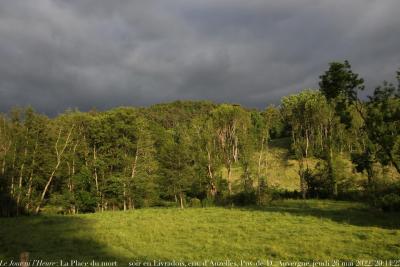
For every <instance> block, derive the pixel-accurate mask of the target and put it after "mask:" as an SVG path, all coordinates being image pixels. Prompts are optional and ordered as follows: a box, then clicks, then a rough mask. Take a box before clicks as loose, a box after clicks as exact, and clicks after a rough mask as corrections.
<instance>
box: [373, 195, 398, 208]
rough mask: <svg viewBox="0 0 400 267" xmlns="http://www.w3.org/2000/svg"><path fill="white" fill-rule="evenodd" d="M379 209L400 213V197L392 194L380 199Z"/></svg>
mask: <svg viewBox="0 0 400 267" xmlns="http://www.w3.org/2000/svg"><path fill="white" fill-rule="evenodd" d="M378 205H379V207H380V208H381V209H382V210H384V211H400V195H397V194H394V193H390V194H387V195H384V196H383V197H381V198H379V201H378Z"/></svg>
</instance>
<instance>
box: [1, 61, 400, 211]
mask: <svg viewBox="0 0 400 267" xmlns="http://www.w3.org/2000/svg"><path fill="white" fill-rule="evenodd" d="M397 80H398V82H399V84H398V85H396V86H395V85H393V84H390V83H387V82H383V84H382V85H381V86H378V87H377V88H376V89H375V90H374V92H373V95H372V96H369V97H368V99H366V100H360V99H359V97H358V91H361V90H363V89H364V80H363V79H362V78H360V77H359V75H358V74H356V73H354V72H353V71H352V70H351V66H350V64H349V62H347V61H344V62H333V63H330V64H329V69H328V70H327V71H325V72H324V73H323V74H322V75H321V76H320V82H319V87H320V88H319V89H315V90H312V89H307V90H304V91H302V92H300V93H297V94H293V95H289V96H287V97H283V99H282V101H281V104H280V105H279V106H278V107H276V106H268V107H267V108H266V109H265V110H262V111H260V110H255V109H247V108H244V107H242V106H240V105H235V104H215V103H212V102H208V101H197V102H194V101H176V102H173V103H168V104H158V105H154V106H151V107H148V108H135V107H119V108H115V109H112V110H108V111H103V112H99V111H96V110H92V111H89V112H80V111H77V110H68V111H65V112H64V113H62V114H59V115H58V116H56V117H54V118H49V117H47V116H45V115H43V114H40V113H37V112H35V111H34V110H33V109H32V108H30V107H28V108H14V109H12V110H11V111H10V112H9V113H8V114H1V115H0V200H1V206H0V215H2V216H12V215H20V214H37V213H39V212H41V211H46V210H50V211H51V210H52V209H54V211H56V212H60V213H68V214H75V213H83V212H95V211H105V210H130V209H135V208H138V207H148V206H168V205H177V206H179V207H181V208H184V207H185V206H187V205H191V206H207V205H218V204H220V205H233V204H251V205H266V204H267V203H268V202H269V201H270V200H271V199H273V198H274V196H276V195H277V194H278V195H279V192H280V194H281V195H283V193H282V190H281V191H280V190H279V189H277V188H272V187H271V185H270V184H269V182H268V172H269V170H268V164H267V157H266V155H267V153H268V149H269V145H270V140H271V139H275V138H287V139H288V140H290V143H291V151H290V152H291V154H292V156H293V157H294V158H295V159H296V160H297V161H298V176H299V181H300V188H299V192H291V193H290V192H286V194H287V195H291V196H292V197H301V198H309V197H327V198H339V197H341V196H342V197H343V196H346V197H347V198H350V197H351V196H354V195H357V196H359V198H360V199H364V200H368V201H371V202H372V203H373V204H375V205H380V206H381V207H383V208H385V209H399V208H400V183H399V181H398V180H394V181H387V180H385V179H381V178H382V177H381V176H382V175H381V172H379V170H382V169H384V168H386V169H385V170H388V169H390V170H391V171H393V172H394V173H396V175H397V176H396V177H399V174H400V135H399V131H400V72H397ZM311 161H313V162H315V161H317V162H318V163H317V164H316V165H315V164H311V163H310V162H311ZM344 161H348V162H351V165H352V167H353V172H359V173H361V174H362V175H363V176H365V182H364V183H363V184H362V185H361V186H360V185H354V183H351V181H350V182H349V181H348V180H346V177H344V176H346V174H344V173H343V162H344ZM233 168H240V170H241V176H240V179H239V181H237V180H235V181H234V180H233V177H232V170H233ZM235 183H236V186H234V184H235Z"/></svg>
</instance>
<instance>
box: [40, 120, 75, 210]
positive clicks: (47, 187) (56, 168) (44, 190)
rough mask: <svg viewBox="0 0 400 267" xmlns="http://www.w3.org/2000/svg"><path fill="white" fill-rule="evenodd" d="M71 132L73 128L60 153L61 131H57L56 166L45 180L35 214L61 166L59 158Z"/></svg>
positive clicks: (70, 132) (69, 134) (68, 136)
mask: <svg viewBox="0 0 400 267" xmlns="http://www.w3.org/2000/svg"><path fill="white" fill-rule="evenodd" d="M72 130H73V127H71V129H70V131H69V132H68V135H67V138H66V140H65V142H64V145H63V147H62V149H61V151H59V150H58V142H59V141H60V137H61V129H60V131H59V133H58V137H57V141H56V144H55V150H56V157H57V163H56V165H55V167H54V169H53V171H52V172H51V174H50V176H49V179H48V180H47V183H46V186H45V187H44V189H43V192H42V194H41V196H40V200H39V203H38V205H37V206H36V210H35V213H36V214H38V213H39V211H40V207H41V205H42V203H43V200H44V197H45V195H46V193H47V190H48V189H49V187H50V184H51V182H52V180H53V178H54V175H55V173H56V171H57V170H58V167H59V166H60V164H61V157H62V155H63V154H64V151H65V149H66V148H67V146H68V143H69V139H70V137H71V134H72Z"/></svg>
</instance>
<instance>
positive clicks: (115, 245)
mask: <svg viewBox="0 0 400 267" xmlns="http://www.w3.org/2000/svg"><path fill="white" fill-rule="evenodd" d="M0 237H1V238H0V259H9V258H17V257H18V255H19V253H20V252H21V251H29V252H30V255H31V258H35V259H38V258H40V259H55V260H59V259H72V258H78V259H85V260H92V259H108V260H112V259H115V260H119V261H120V262H128V261H133V260H135V259H139V260H142V261H143V260H154V259H155V260H158V259H160V260H184V261H193V260H198V261H204V260H206V259H213V260H226V259H229V260H236V261H237V260H251V261H257V260H266V259H275V260H295V259H296V260H327V259H352V260H354V259H395V258H398V255H400V215H399V214H397V213H392V214H384V213H381V212H378V211H371V210H369V209H368V208H367V207H365V206H364V205H362V204H355V203H348V202H334V201H315V200H309V201H294V200H292V201H282V202H276V203H275V204H274V205H272V206H270V207H267V208H263V209H257V208H254V209H253V208H246V209H240V208H233V209H226V208H197V209H196V208H193V209H185V210H179V209H174V208H169V209H142V210H135V211H128V212H104V213H97V214H83V215H77V216H37V217H21V218H8V219H5V218H3V219H0Z"/></svg>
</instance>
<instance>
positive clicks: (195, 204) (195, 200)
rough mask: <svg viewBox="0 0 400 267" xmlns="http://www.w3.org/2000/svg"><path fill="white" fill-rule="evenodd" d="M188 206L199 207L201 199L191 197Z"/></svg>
mask: <svg viewBox="0 0 400 267" xmlns="http://www.w3.org/2000/svg"><path fill="white" fill-rule="evenodd" d="M190 207H192V208H201V201H200V199H198V198H196V197H195V198H191V199H190Z"/></svg>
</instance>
